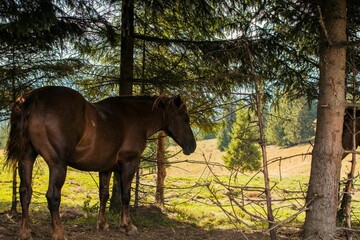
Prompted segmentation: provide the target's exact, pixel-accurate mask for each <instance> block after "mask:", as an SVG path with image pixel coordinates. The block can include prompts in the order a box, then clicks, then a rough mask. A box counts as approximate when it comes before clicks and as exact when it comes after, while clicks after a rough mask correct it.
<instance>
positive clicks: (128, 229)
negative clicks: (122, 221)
mask: <svg viewBox="0 0 360 240" xmlns="http://www.w3.org/2000/svg"><path fill="white" fill-rule="evenodd" d="M120 231H121V232H123V233H125V235H126V236H131V237H136V236H138V235H139V231H138V230H137V228H136V227H135V226H134V225H132V224H130V225H129V226H120Z"/></svg>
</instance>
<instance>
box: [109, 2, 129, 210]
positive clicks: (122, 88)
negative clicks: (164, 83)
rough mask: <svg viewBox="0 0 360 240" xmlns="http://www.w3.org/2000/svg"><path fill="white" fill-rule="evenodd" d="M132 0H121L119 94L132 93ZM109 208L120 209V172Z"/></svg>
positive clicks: (115, 178)
mask: <svg viewBox="0 0 360 240" xmlns="http://www.w3.org/2000/svg"><path fill="white" fill-rule="evenodd" d="M133 36H134V0H123V1H122V7H121V54H120V57H121V59H120V81H119V94H120V95H132V85H133V69H134V57H133V53H134V39H133ZM113 182H114V184H113V189H112V195H111V199H110V210H111V211H116V212H119V211H120V209H121V194H120V174H119V173H117V172H114V177H113Z"/></svg>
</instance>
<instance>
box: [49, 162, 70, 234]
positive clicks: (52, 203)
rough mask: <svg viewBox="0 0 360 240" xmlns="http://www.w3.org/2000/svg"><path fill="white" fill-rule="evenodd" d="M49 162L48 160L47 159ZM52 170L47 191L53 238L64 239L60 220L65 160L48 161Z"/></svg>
mask: <svg viewBox="0 0 360 240" xmlns="http://www.w3.org/2000/svg"><path fill="white" fill-rule="evenodd" d="M47 162H48V161H47ZM48 165H49V170H50V180H49V188H48V191H47V193H46V198H47V201H48V208H49V211H50V214H51V226H52V230H53V234H52V240H64V239H66V238H65V236H64V230H63V227H62V225H61V221H60V212H59V207H60V201H61V188H62V186H63V185H64V182H65V177H66V169H67V167H66V164H65V162H56V163H54V162H51V163H50V162H48Z"/></svg>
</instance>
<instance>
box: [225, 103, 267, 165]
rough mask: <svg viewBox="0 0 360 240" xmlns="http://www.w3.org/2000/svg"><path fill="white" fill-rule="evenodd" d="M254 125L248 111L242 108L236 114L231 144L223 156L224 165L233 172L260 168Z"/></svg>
mask: <svg viewBox="0 0 360 240" xmlns="http://www.w3.org/2000/svg"><path fill="white" fill-rule="evenodd" d="M256 130H257V128H256V125H255V124H253V122H252V121H251V115H250V114H249V112H248V110H247V109H245V108H244V107H242V108H241V109H240V110H238V111H237V113H236V121H235V123H234V124H233V127H232V132H231V142H230V144H229V147H228V148H227V151H226V155H225V156H224V162H225V165H226V166H227V167H228V168H230V169H234V170H240V171H255V170H258V169H259V168H260V166H261V164H260V158H261V154H260V150H259V147H258V144H257V143H256V141H257V139H258V133H257V131H256Z"/></svg>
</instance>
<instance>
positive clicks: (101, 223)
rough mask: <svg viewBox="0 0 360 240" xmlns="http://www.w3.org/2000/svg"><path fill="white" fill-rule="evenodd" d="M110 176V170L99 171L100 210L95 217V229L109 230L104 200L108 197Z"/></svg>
mask: <svg viewBox="0 0 360 240" xmlns="http://www.w3.org/2000/svg"><path fill="white" fill-rule="evenodd" d="M110 177H111V172H99V180H100V189H99V195H100V210H99V215H98V219H97V229H100V230H109V225H108V224H107V223H106V218H105V210H106V202H107V200H108V199H109V183H110Z"/></svg>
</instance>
